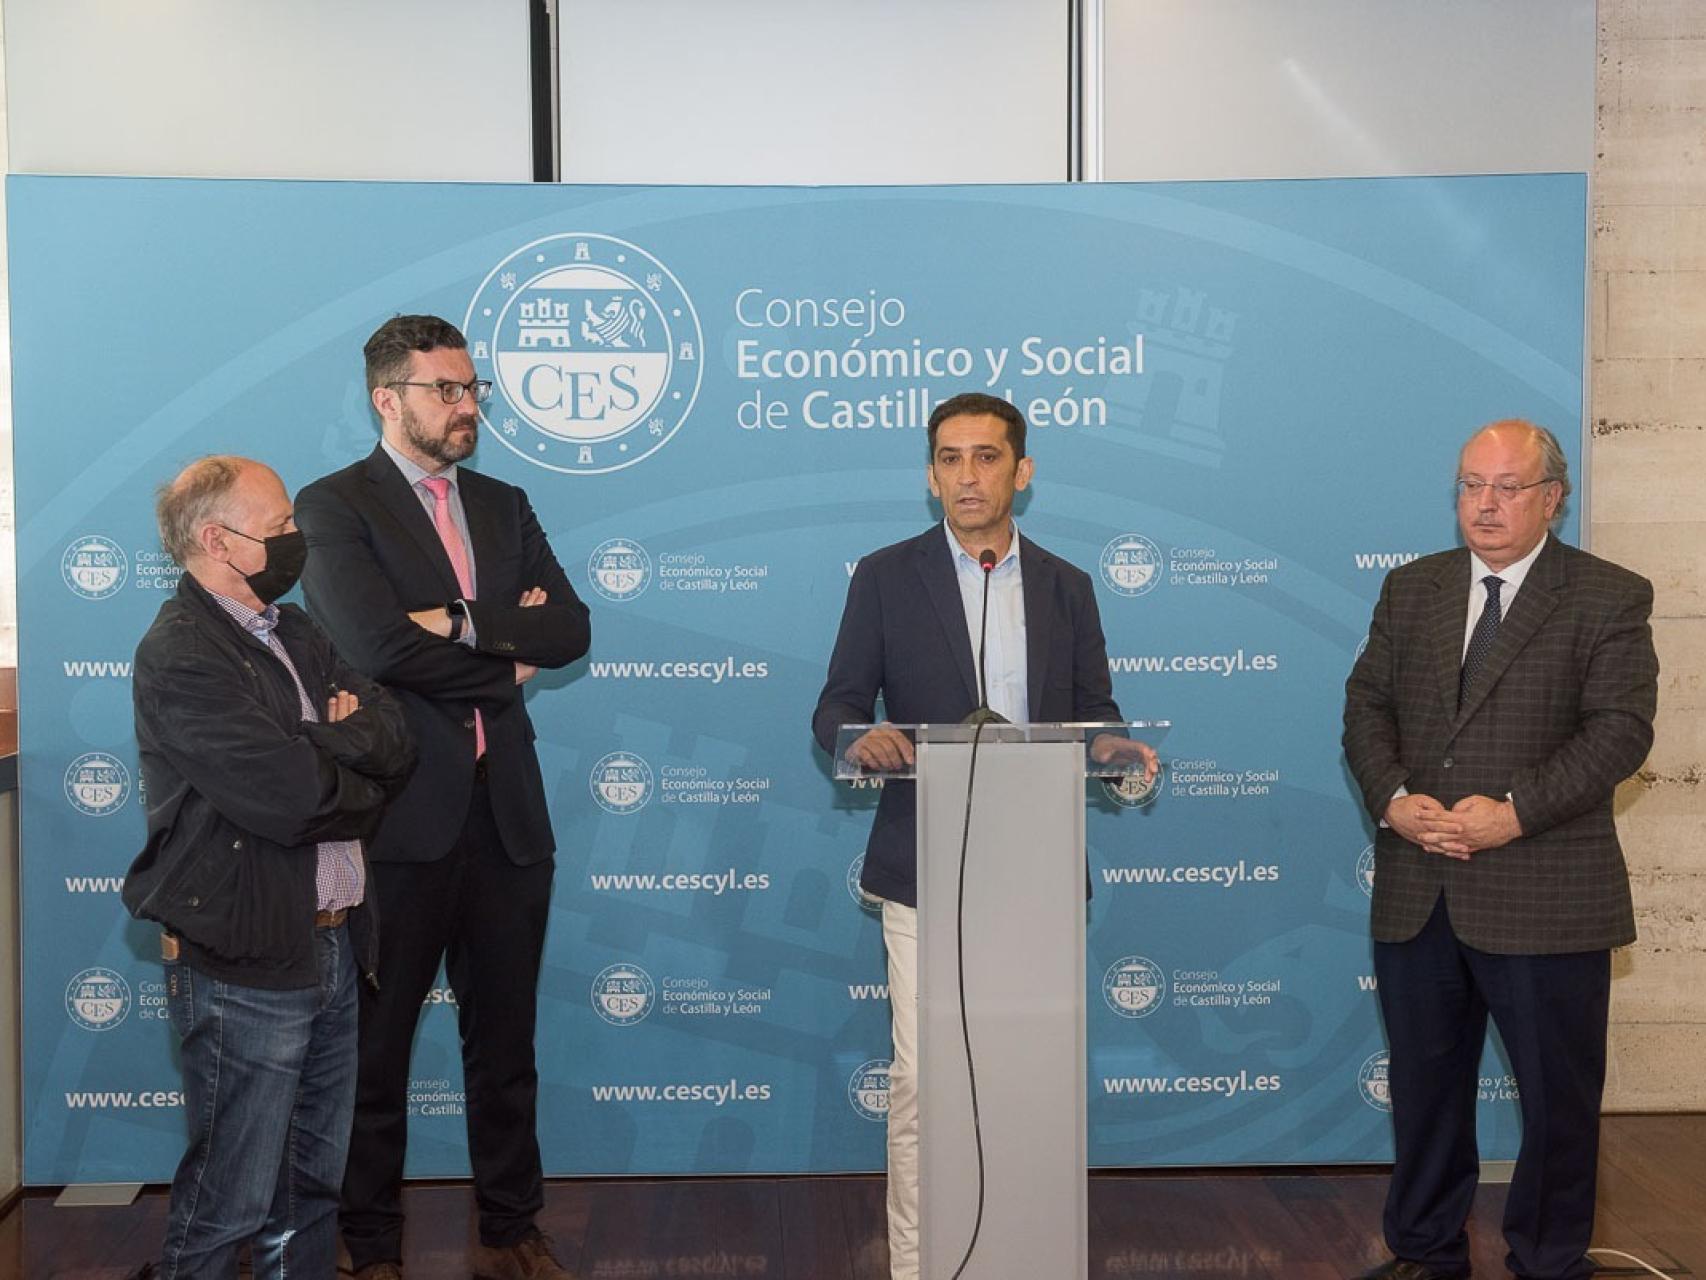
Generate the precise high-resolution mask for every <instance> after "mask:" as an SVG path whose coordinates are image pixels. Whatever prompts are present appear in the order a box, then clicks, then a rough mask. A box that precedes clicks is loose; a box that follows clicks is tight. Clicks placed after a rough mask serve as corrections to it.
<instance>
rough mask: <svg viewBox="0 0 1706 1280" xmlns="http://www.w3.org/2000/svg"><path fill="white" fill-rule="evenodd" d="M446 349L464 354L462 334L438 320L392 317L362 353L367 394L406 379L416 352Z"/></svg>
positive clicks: (447, 322)
mask: <svg viewBox="0 0 1706 1280" xmlns="http://www.w3.org/2000/svg"><path fill="white" fill-rule="evenodd" d="M440 347H449V348H451V349H452V350H454V351H466V350H467V349H468V339H466V338H464V337H463V336H462V330H460V329H458V328H457V327H456V326H455V325H453V324H451V323H450V321H448V320H441V319H439V318H438V317H437V316H392V317H391V318H390V319H389V320H387V321H386V322H385V323H384V324H382V325H380V326H379V327H378V328H377V329H375V330H374V331H373V336H372V337H371V338H369V339H368V340H367V345H366V346H364V347H363V348H362V349H361V354H362V356H363V357H364V358H365V359H366V360H367V392H368V394H369V395H372V394H373V389H374V388H375V387H382V386H384V385H385V384H386V383H387V382H395V381H397V380H398V379H399V378H406V377H408V376H409V360H410V359H411V358H412V357H413V356H414V353H415V352H417V351H437V350H438V349H439V348H440Z"/></svg>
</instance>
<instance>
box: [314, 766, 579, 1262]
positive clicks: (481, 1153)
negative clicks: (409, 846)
mask: <svg viewBox="0 0 1706 1280" xmlns="http://www.w3.org/2000/svg"><path fill="white" fill-rule="evenodd" d="M372 873H373V874H372V880H371V882H370V883H369V885H368V892H369V893H373V894H375V895H376V897H377V901H378V904H379V919H380V930H379V984H380V986H379V990H378V992H377V993H375V992H374V991H373V990H372V989H371V988H368V987H366V986H364V987H363V990H362V1001H361V1035H360V1060H359V1065H358V1068H357V1076H356V1097H355V1124H354V1127H353V1129H352V1130H351V1134H350V1149H349V1163H348V1165H347V1167H346V1169H345V1172H344V1186H343V1204H342V1207H341V1209H340V1211H339V1215H338V1225H339V1227H340V1228H341V1230H342V1232H343V1237H344V1243H345V1245H346V1246H347V1247H348V1249H349V1253H350V1260H351V1261H352V1262H353V1263H354V1264H355V1266H356V1267H357V1268H360V1267H364V1266H366V1265H368V1264H369V1263H373V1262H385V1261H392V1262H395V1261H400V1260H401V1258H402V1256H403V1208H402V1182H403V1157H404V1153H405V1146H406V1143H407V1139H408V1086H409V1061H410V1057H411V1054H412V1051H413V1048H414V1040H415V1024H416V1023H417V1022H418V1021H419V1020H420V1014H421V1004H422V1001H424V1000H425V999H426V996H427V992H428V991H429V990H431V988H432V982H433V979H434V978H435V977H436V976H437V974H438V966H439V961H440V960H441V959H442V960H443V961H444V965H445V971H446V973H447V975H448V977H449V979H450V987H451V990H452V991H453V992H454V993H455V995H456V1015H457V1024H458V1028H459V1030H460V1032H461V1041H462V1072H463V1083H464V1086H465V1088H466V1091H467V1095H468V1097H467V1120H468V1153H469V1158H470V1161H471V1163H472V1165H473V1171H474V1196H475V1201H476V1203H477V1204H478V1206H479V1214H480V1240H481V1242H482V1243H483V1244H488V1245H496V1246H503V1245H509V1244H514V1243H516V1241H518V1240H520V1239H521V1238H522V1237H523V1236H524V1235H526V1234H527V1232H528V1231H529V1230H530V1229H531V1228H532V1226H533V1219H534V1216H535V1215H536V1214H537V1213H538V1212H539V1209H540V1207H541V1206H542V1205H543V1204H544V1199H545V1187H544V1178H543V1175H542V1170H541V1165H540V1160H539V1138H538V1132H537V1123H536V1111H537V1101H538V1093H539V1076H538V1073H537V1072H536V1071H535V1069H534V1060H533V1029H534V1021H535V1015H536V1008H537V1003H538V989H539V964H540V958H541V956H542V954H543V951H544V943H545V923H546V920H547V918H548V916H549V914H550V899H551V875H552V863H551V862H550V860H549V859H547V860H546V861H544V862H540V863H535V864H533V865H532V866H526V867H518V866H516V865H515V864H514V863H513V862H511V861H510V860H509V858H508V856H507V855H506V854H505V853H504V850H503V842H502V840H501V839H500V838H499V836H498V831H497V826H496V823H495V822H494V821H493V818H492V805H491V797H490V795H489V793H488V791H487V788H486V783H485V782H484V780H483V779H482V780H480V781H476V782H475V784H474V793H473V798H472V800H471V802H470V804H469V807H468V816H467V819H466V821H465V822H464V824H463V828H462V833H461V835H460V837H459V838H458V839H457V841H456V844H455V845H454V846H453V847H452V848H451V850H450V852H449V853H448V854H446V855H445V856H444V857H443V858H440V859H439V860H438V861H437V862H376V863H374V864H373V865H372Z"/></svg>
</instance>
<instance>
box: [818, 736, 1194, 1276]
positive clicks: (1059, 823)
mask: <svg viewBox="0 0 1706 1280" xmlns="http://www.w3.org/2000/svg"><path fill="white" fill-rule="evenodd" d="M871 727H872V726H870V725H845V726H843V727H842V729H841V731H840V734H839V736H838V737H837V740H836V752H835V776H836V777H837V778H838V779H853V778H869V777H882V778H884V779H889V778H916V780H917V786H918V992H919V997H918V1037H919V1050H918V1066H919V1098H918V1115H919V1185H920V1202H919V1264H920V1275H921V1278H922V1280H949V1277H950V1276H952V1275H953V1273H954V1268H955V1267H957V1266H958V1265H959V1263H960V1259H961V1257H962V1256H963V1255H964V1253H965V1249H966V1245H967V1244H968V1243H969V1242H970V1240H971V1236H972V1228H973V1224H974V1221H975V1219H976V1216H977V1182H978V1179H977V1147H976V1139H975V1133H974V1128H973V1123H972V1105H971V1093H970V1085H969V1080H968V1076H967V1071H966V1048H965V1038H964V1037H963V1036H962V1033H961V1024H960V1003H959V974H960V966H959V963H958V960H957V956H956V952H957V949H958V947H959V945H960V943H961V941H962V939H961V938H960V937H959V936H958V934H959V931H958V930H957V929H956V919H957V917H958V911H957V908H958V900H959V885H960V843H961V837H962V833H963V830H964V822H965V813H966V786H967V774H968V772H969V770H970V768H971V760H972V738H973V734H974V732H975V731H974V730H973V729H972V728H971V727H970V726H967V725H958V724H955V725H894V726H890V727H892V728H896V729H899V730H901V731H903V732H904V733H905V734H906V735H907V737H908V738H910V739H911V740H912V741H913V742H914V743H915V747H916V757H917V762H916V765H915V767H914V768H912V769H901V770H894V771H880V770H867V769H863V768H861V767H860V766H859V764H858V763H857V762H856V761H854V760H851V759H849V758H848V754H847V752H848V749H849V748H850V747H851V746H852V744H853V743H854V742H855V741H856V740H857V739H858V738H859V737H861V736H862V735H863V734H864V733H865V732H866V731H867V730H869V729H870V728H871ZM1169 727H1170V725H1169V724H1168V723H1166V722H1160V721H1147V722H1146V721H1135V722H1130V723H1126V724H1020V725H1014V724H989V725H985V726H983V730H982V736H981V738H980V740H979V742H978V744H977V776H976V779H975V792H974V795H973V800H972V811H971V831H970V839H969V842H968V844H967V849H966V868H965V910H964V935H963V945H964V955H965V1007H966V1022H967V1026H968V1028H969V1032H970V1041H971V1052H972V1060H973V1062H974V1063H975V1065H976V1073H977V1094H978V1103H979V1112H980V1115H981V1119H982V1133H983V1156H984V1171H985V1194H984V1206H983V1223H982V1228H981V1230H980V1231H979V1234H978V1243H977V1249H976V1252H975V1253H974V1254H973V1255H972V1258H971V1262H970V1264H969V1265H968V1266H967V1267H966V1270H965V1273H964V1275H965V1277H966V1280H1008V1278H1009V1277H1011V1278H1012V1280H1020V1278H1023V1280H1037V1278H1038V1277H1044V1278H1046V1280H1074V1278H1079V1280H1081V1278H1082V1277H1085V1276H1086V1275H1087V1273H1088V1267H1089V1259H1088V1247H1089V1245H1088V1238H1087V1237H1088V1229H1089V1214H1088V1207H1087V1186H1086V1176H1085V1171H1086V1166H1087V1163H1088V1162H1087V1159H1086V1142H1087V1135H1086V1119H1085V1076H1086V1071H1085V1052H1084V992H1085V977H1084V925H1085V912H1086V902H1085V887H1086V883H1087V880H1086V869H1085V861H1084V801H1085V793H1084V779H1085V778H1086V777H1123V776H1126V775H1128V774H1131V773H1141V772H1142V771H1143V769H1144V761H1143V760H1142V758H1141V757H1140V756H1139V755H1137V754H1136V752H1135V751H1134V749H1133V745H1134V744H1133V740H1134V739H1135V740H1138V741H1141V742H1143V743H1146V744H1148V745H1149V746H1150V747H1153V746H1155V745H1156V743H1157V742H1159V740H1160V738H1161V737H1162V736H1164V735H1165V732H1166V730H1167V729H1168V728H1169ZM1098 740H1100V741H1098ZM1110 753H1111V754H1112V755H1113V757H1114V758H1104V759H1100V760H1098V759H1097V758H1096V757H1097V756H1098V755H1102V756H1104V757H1106V756H1107V755H1109V754H1110Z"/></svg>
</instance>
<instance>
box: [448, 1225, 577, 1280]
mask: <svg viewBox="0 0 1706 1280" xmlns="http://www.w3.org/2000/svg"><path fill="white" fill-rule="evenodd" d="M473 1263H474V1280H575V1278H574V1276H573V1275H572V1274H571V1273H570V1272H569V1270H568V1268H567V1267H565V1266H563V1264H562V1263H560V1262H558V1261H557V1259H556V1256H555V1255H554V1254H553V1253H552V1252H551V1237H550V1236H548V1235H546V1234H545V1233H544V1232H543V1231H540V1230H539V1229H538V1228H534V1230H532V1231H530V1232H529V1233H528V1234H527V1235H525V1236H523V1237H522V1238H521V1239H520V1240H518V1241H516V1243H514V1244H512V1245H506V1246H504V1247H503V1248H501V1249H494V1248H493V1247H492V1246H490V1245H484V1244H480V1245H475V1246H474V1257H473Z"/></svg>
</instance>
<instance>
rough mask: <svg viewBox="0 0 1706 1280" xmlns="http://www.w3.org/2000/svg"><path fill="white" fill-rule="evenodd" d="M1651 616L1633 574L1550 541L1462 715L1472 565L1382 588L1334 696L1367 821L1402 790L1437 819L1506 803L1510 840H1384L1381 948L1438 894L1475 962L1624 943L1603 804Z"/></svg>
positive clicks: (1624, 895) (1651, 685)
mask: <svg viewBox="0 0 1706 1280" xmlns="http://www.w3.org/2000/svg"><path fill="white" fill-rule="evenodd" d="M1652 605H1653V588H1652V584H1651V583H1649V582H1648V581H1647V580H1646V579H1645V578H1642V577H1640V576H1639V575H1637V574H1634V573H1630V572H1629V571H1628V570H1626V569H1621V568H1619V567H1618V566H1616V565H1614V564H1611V563H1610V562H1608V561H1605V560H1601V559H1599V558H1597V557H1595V556H1591V555H1589V554H1587V553H1586V552H1584V551H1579V550H1577V549H1576V548H1574V547H1571V546H1567V545H1565V544H1564V543H1562V542H1559V541H1558V540H1557V539H1556V538H1555V537H1552V536H1551V535H1548V536H1547V541H1546V546H1545V548H1544V549H1543V550H1542V551H1541V553H1540V555H1539V557H1538V558H1537V559H1536V560H1535V562H1534V564H1533V566H1532V567H1531V568H1530V570H1529V572H1528V576H1527V578H1525V579H1524V580H1523V585H1522V589H1521V590H1520V591H1518V592H1517V595H1516V600H1515V601H1514V603H1513V604H1512V605H1511V608H1510V610H1509V612H1508V613H1507V614H1506V615H1505V618H1504V621H1503V622H1502V623H1501V624H1500V626H1499V632H1498V638H1497V640H1496V641H1495V642H1494V644H1493V649H1492V652H1491V653H1490V654H1489V655H1488V656H1487V660H1486V663H1485V664H1484V665H1483V666H1482V668H1481V670H1480V671H1479V672H1478V673H1477V674H1476V677H1475V680H1474V682H1473V684H1471V686H1470V688H1469V690H1468V693H1467V696H1466V698H1465V699H1464V703H1463V709H1462V710H1461V711H1459V710H1458V708H1457V681H1458V671H1459V669H1460V667H1461V665H1462V654H1463V635H1464V627H1465V625H1466V621H1467V616H1468V608H1469V552H1468V551H1467V550H1466V549H1464V548H1459V549H1458V550H1456V551H1446V552H1442V553H1440V554H1438V555H1432V556H1427V557H1425V558H1423V559H1420V560H1416V561H1413V562H1412V563H1410V564H1407V565H1404V566H1403V567H1402V568H1399V569H1394V570H1393V571H1392V572H1391V573H1390V574H1388V575H1387V578H1386V582H1385V584H1384V585H1383V586H1382V587H1381V590H1380V602H1379V603H1378V604H1376V605H1375V607H1374V621H1373V624H1372V626H1371V627H1370V629H1369V636H1368V646H1367V648H1365V649H1364V650H1363V654H1362V657H1360V658H1359V659H1357V663H1356V667H1355V668H1354V669H1353V670H1352V672H1351V675H1350V679H1349V680H1348V681H1346V683H1345V736H1344V746H1345V758H1346V760H1347V761H1348V762H1349V764H1350V768H1351V773H1352V774H1353V775H1355V777H1356V781H1357V785H1358V787H1360V788H1361V790H1362V794H1363V802H1364V804H1366V805H1367V807H1368V812H1369V813H1370V814H1371V815H1372V816H1373V818H1374V820H1375V821H1376V822H1377V823H1378V822H1379V821H1380V819H1381V817H1382V816H1383V815H1384V814H1385V812H1386V806H1387V804H1388V803H1389V802H1390V801H1391V799H1392V796H1393V793H1395V792H1396V791H1397V790H1398V788H1399V787H1400V786H1403V787H1406V788H1408V790H1409V791H1410V792H1411V793H1412V794H1418V793H1419V794H1425V795H1430V796H1433V797H1434V798H1435V799H1436V800H1438V801H1439V802H1440V803H1441V804H1443V805H1446V806H1447V807H1448V808H1449V807H1450V806H1451V805H1453V804H1455V803H1456V802H1457V801H1459V800H1461V799H1463V798H1464V797H1465V796H1469V795H1476V794H1480V795H1488V796H1493V797H1495V798H1498V799H1502V798H1504V796H1505V795H1506V794H1509V796H1510V797H1511V800H1512V802H1513V803H1514V804H1515V805H1516V811H1517V817H1518V819H1519V820H1520V821H1521V823H1522V830H1523V835H1522V836H1521V837H1520V838H1519V839H1517V840H1514V841H1512V842H1511V843H1510V844H1508V845H1505V846H1504V847H1503V848H1499V849H1489V850H1485V851H1483V852H1481V853H1477V854H1475V855H1474V856H1473V857H1472V858H1471V859H1470V860H1469V861H1468V862H1461V861H1457V860H1455V859H1452V858H1446V857H1443V856H1441V855H1439V854H1432V853H1424V852H1423V851H1422V850H1421V848H1420V847H1418V846H1417V845H1414V844H1411V843H1410V842H1409V841H1407V840H1405V839H1404V838H1403V837H1401V836H1400V835H1399V834H1398V833H1397V832H1396V831H1393V830H1391V829H1390V828H1387V827H1381V828H1380V830H1379V833H1378V835H1377V837H1376V840H1375V872H1374V913H1373V930H1374V936H1375V938H1376V940H1378V941H1380V942H1403V941H1406V940H1408V939H1409V938H1412V937H1414V936H1415V935H1416V933H1417V932H1418V931H1419V930H1420V929H1421V927H1422V926H1423V925H1424V924H1426V923H1427V919H1428V915H1429V913H1430V912H1431V911H1432V910H1433V906H1434V903H1435V902H1436V901H1437V900H1438V898H1439V895H1440V892H1441V890H1443V891H1444V893H1445V900H1446V907H1447V909H1448V910H1449V912H1450V914H1451V923H1452V926H1453V928H1454V929H1455V930H1456V932H1457V936H1458V937H1459V938H1460V939H1461V940H1462V941H1463V942H1465V943H1467V944H1468V945H1469V946H1471V947H1474V948H1476V949H1477V950H1480V951H1491V952H1499V953H1503V954H1530V955H1537V954H1550V953H1555V952H1567V951H1596V950H1600V949H1602V948H1606V947H1614V946H1621V945H1622V944H1624V943H1627V942H1632V941H1634V939H1635V916H1634V911H1633V908H1632V906H1631V904H1630V899H1629V873H1628V869H1627V868H1626V867H1625V866H1624V863H1623V851H1622V849H1621V848H1620V847H1619V846H1618V843H1617V830H1616V828H1615V826H1614V825H1613V823H1612V816H1611V797H1612V791H1613V789H1614V788H1615V787H1616V786H1617V784H1618V783H1619V782H1621V781H1622V780H1623V779H1624V778H1626V777H1628V776H1629V775H1630V774H1631V773H1633V772H1634V771H1635V770H1636V769H1637V768H1639V767H1640V765H1641V762H1642V761H1643V760H1644V759H1645V758H1646V755H1647V749H1648V748H1649V747H1650V746H1651V745H1652V741H1653V712H1654V709H1655V707H1656V705H1657V702H1658V671H1659V663H1658V657H1657V655H1656V654H1655V653H1654V652H1653V636H1652V629H1651V627H1650V626H1649V625H1648V621H1647V619H1648V615H1649V614H1650V613H1651V612H1652Z"/></svg>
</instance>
